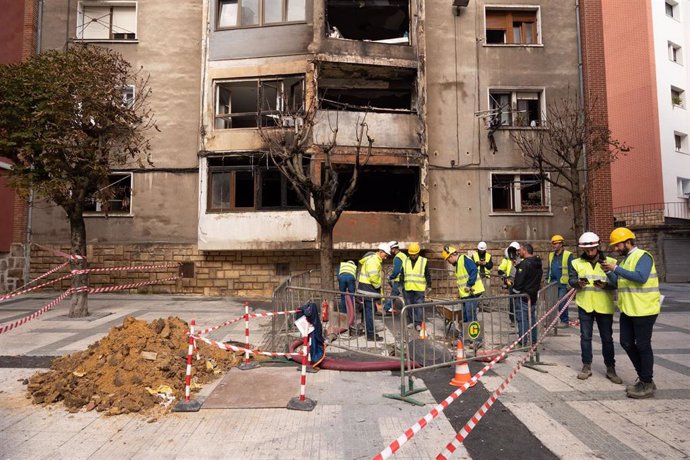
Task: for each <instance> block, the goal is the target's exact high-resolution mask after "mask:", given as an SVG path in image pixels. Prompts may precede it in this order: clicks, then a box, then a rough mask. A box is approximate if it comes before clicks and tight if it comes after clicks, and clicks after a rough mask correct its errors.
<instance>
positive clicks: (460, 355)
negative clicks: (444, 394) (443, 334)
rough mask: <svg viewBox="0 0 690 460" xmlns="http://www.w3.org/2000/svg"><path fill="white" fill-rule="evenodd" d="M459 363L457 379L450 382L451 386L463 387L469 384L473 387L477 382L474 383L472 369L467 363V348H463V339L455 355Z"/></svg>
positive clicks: (454, 378) (456, 365) (456, 372)
mask: <svg viewBox="0 0 690 460" xmlns="http://www.w3.org/2000/svg"><path fill="white" fill-rule="evenodd" d="M455 358H456V361H457V363H456V364H455V377H453V378H452V380H451V381H450V384H451V385H454V386H456V387H461V386H463V385H464V384H466V383H467V382H470V386H471V387H473V386H474V385H475V382H472V381H471V380H472V374H470V367H469V366H468V365H467V361H465V348H464V347H463V346H462V339H460V340H458V350H457V352H456V355H455Z"/></svg>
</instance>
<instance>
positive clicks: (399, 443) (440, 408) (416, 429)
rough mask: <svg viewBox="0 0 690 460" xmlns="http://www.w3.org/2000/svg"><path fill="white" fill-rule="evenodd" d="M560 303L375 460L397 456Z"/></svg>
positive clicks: (555, 305) (554, 306)
mask: <svg viewBox="0 0 690 460" xmlns="http://www.w3.org/2000/svg"><path fill="white" fill-rule="evenodd" d="M573 295H574V294H571V296H570V297H571V299H570V300H572V297H573ZM570 300H568V303H570ZM559 303H560V301H559V302H557V303H556V304H554V305H553V306H552V307H551V308H550V309H549V310H548V311H547V312H546V313H544V315H543V316H542V317H541V318H540V319H539V320H538V321H537V322H535V323H534V324H533V325H532V327H530V328H529V329H527V331H525V333H524V334H522V336H520V337H518V338H517V339H516V340H515V341H514V342H513V343H511V344H510V345H508V346H507V347H505V348H503V350H501V353H500V354H499V355H497V356H495V357H494V358H493V359H492V360H491V361H490V362H489V363H487V364H486V366H484V367H483V368H482V369H481V370H480V371H479V372H477V373H476V374H475V375H473V376H472V378H471V379H470V381H469V382H466V383H465V384H464V385H463V386H461V387H460V388H458V389H457V390H455V391H454V392H453V393H451V394H450V395H449V396H448V397H447V398H446V399H444V400H443V401H441V403H440V404H438V405H436V407H434V408H433V409H432V410H431V411H430V412H429V413H428V414H426V415H425V416H424V417H422V418H421V419H419V420H418V421H417V423H415V424H414V425H412V426H411V427H410V428H408V429H407V430H405V432H404V433H403V434H402V435H400V436H399V437H398V438H397V439H396V440H395V441H393V442H392V443H390V445H389V446H388V447H386V448H385V449H384V450H382V451H381V452H380V453H379V454H378V455H376V456H375V457H374V460H384V459H387V458H390V457H391V456H392V455H393V454H395V453H396V452H397V451H398V450H399V449H400V448H401V447H402V446H403V445H405V443H407V441H409V440H410V439H412V438H413V437H414V435H415V434H417V433H418V432H419V431H420V430H421V429H422V428H424V427H425V426H427V425H428V424H429V422H431V421H432V420H433V419H435V418H436V417H438V416H439V414H441V413H442V412H443V411H444V410H445V409H446V407H448V406H449V405H450V403H452V402H453V401H455V400H456V399H457V398H458V397H459V396H460V395H461V394H463V393H464V392H465V391H467V390H468V389H469V388H470V386H471V385H475V384H476V383H477V382H478V381H479V379H480V378H481V377H482V376H483V375H484V374H485V373H486V372H487V371H488V370H489V369H491V368H492V367H493V366H494V365H495V364H496V363H497V362H498V361H499V360H501V359H503V358H504V357H505V355H506V354H507V353H508V352H509V351H510V350H512V349H513V348H515V346H516V345H517V344H518V343H519V342H520V341H521V340H522V339H523V338H525V337H526V336H527V335H528V334H530V333H531V332H532V329H534V328H535V327H537V325H538V324H539V323H541V322H542V321H544V319H545V318H546V317H547V316H548V315H549V314H550V313H551V312H552V311H553V309H554V308H556V307H557V306H558V304H559ZM566 305H567V304H566Z"/></svg>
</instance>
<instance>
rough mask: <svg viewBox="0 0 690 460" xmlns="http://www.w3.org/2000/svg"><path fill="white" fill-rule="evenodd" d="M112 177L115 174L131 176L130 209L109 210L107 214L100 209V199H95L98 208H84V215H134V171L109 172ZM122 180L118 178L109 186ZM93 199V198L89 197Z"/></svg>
mask: <svg viewBox="0 0 690 460" xmlns="http://www.w3.org/2000/svg"><path fill="white" fill-rule="evenodd" d="M109 176H110V177H113V176H122V177H123V178H124V177H129V196H127V197H126V198H127V199H128V200H129V209H128V210H127V211H126V212H122V211H109V212H108V214H107V215H106V213H105V211H102V210H100V207H101V203H100V202H99V201H96V200H95V199H94V201H95V202H96V203H95V204H96V209H95V210H84V217H133V216H134V213H133V209H134V173H133V172H131V171H111V173H110V174H109ZM120 181H122V179H117V180H115V181H112V180H111V182H110V184H109V185H108V187H112V186H113V185H116V184H117V183H119V182H120ZM89 199H92V198H89ZM109 201H120V200H119V199H115V197H113V199H111V200H109Z"/></svg>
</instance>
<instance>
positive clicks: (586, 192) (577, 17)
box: [575, 0, 589, 232]
mask: <svg viewBox="0 0 690 460" xmlns="http://www.w3.org/2000/svg"><path fill="white" fill-rule="evenodd" d="M575 26H576V28H577V79H578V86H579V91H580V97H579V98H578V101H579V106H580V116H581V117H582V119H583V122H584V121H585V119H584V117H585V77H584V70H583V63H582V29H581V26H580V0H575ZM582 159H583V162H582V170H583V173H584V182H585V189H584V197H585V200H584V201H585V202H584V206H583V210H584V212H585V215H584V221H583V222H582V223H583V224H584V227H585V228H584V229H585V230H587V229H589V206H588V205H589V190H588V184H587V146H586V145H583V146H582ZM579 231H580V230H579V229H577V228H576V229H575V232H579Z"/></svg>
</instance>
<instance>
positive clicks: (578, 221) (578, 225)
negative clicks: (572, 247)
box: [570, 170, 585, 238]
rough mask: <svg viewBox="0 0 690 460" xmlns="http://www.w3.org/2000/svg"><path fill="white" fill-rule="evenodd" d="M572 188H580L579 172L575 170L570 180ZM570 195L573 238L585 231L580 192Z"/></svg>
mask: <svg viewBox="0 0 690 460" xmlns="http://www.w3.org/2000/svg"><path fill="white" fill-rule="evenodd" d="M572 185H573V189H574V190H581V187H580V173H579V172H578V171H577V170H575V172H574V174H573V181H572ZM570 197H571V199H572V203H573V230H574V231H575V238H579V237H580V235H582V233H583V232H584V231H585V228H584V227H585V225H584V219H583V211H584V207H583V199H582V194H580V193H571V194H570Z"/></svg>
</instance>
